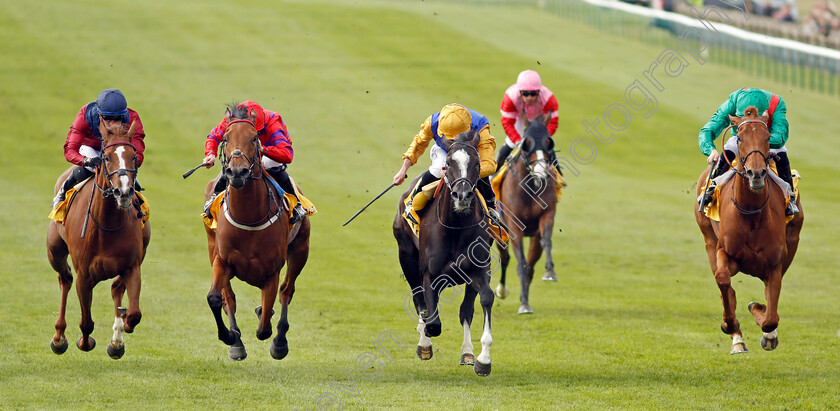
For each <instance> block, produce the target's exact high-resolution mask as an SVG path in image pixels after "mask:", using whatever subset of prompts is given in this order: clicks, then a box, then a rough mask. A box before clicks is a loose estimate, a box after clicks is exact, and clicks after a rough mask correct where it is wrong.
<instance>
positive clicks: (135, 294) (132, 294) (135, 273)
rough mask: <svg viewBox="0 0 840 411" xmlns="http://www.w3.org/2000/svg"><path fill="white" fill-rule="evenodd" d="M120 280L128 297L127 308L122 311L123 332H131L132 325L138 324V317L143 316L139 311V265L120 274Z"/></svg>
mask: <svg viewBox="0 0 840 411" xmlns="http://www.w3.org/2000/svg"><path fill="white" fill-rule="evenodd" d="M122 280H123V282H124V283H125V291H126V296H127V297H128V310H127V312H124V313H123V317H124V319H125V332H127V333H129V334H131V333H133V332H134V327H136V326H137V324H140V319H141V318H142V317H143V314H142V313H141V312H140V286H141V283H142V282H141V281H140V266H139V265H137V266H134V267H132V268H131V270H130V271H129V272H128V273H127V274H124V275H122ZM115 302H116V301H115ZM117 310H119V308H117ZM123 310H124V309H123Z"/></svg>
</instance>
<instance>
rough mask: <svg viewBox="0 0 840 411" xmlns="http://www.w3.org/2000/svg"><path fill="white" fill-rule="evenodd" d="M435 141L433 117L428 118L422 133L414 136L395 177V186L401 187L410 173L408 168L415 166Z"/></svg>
mask: <svg viewBox="0 0 840 411" xmlns="http://www.w3.org/2000/svg"><path fill="white" fill-rule="evenodd" d="M433 139H434V134H432V116H429V117H428V118H426V121H424V122H423V124H421V125H420V131H419V132H418V133H417V135H415V136H414V139H412V140H411V144H409V145H408V150H406V151H405V153H403V155H402V159H403V164H402V167H401V168H400V171H398V172H397V174H396V175H394V184H396V185H400V184H402V182H403V180H405V172H406V171H408V168H409V167H411V166H413V165H414V164H416V163H417V160H418V159H419V158H420V156H421V155H423V153H424V152H425V151H426V147H428V146H429V143H430V142H431V141H432V140H433Z"/></svg>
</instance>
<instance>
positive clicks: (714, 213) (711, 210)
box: [703, 161, 802, 223]
mask: <svg viewBox="0 0 840 411" xmlns="http://www.w3.org/2000/svg"><path fill="white" fill-rule="evenodd" d="M737 164H738V163H737V161H735V162H733V164H732V166H733V167H735V166H736V165H737ZM770 170H771V171H772V172H773V175H772V177H775V178H772V179H773V181H776V179H778V180H779V181H782V180H781V179H780V178H779V177H778V173H776V164H775V163H773V162H771V163H770ZM790 174H791V177H793V178H792V180H793V195H794V196H795V197H794V198H798V197H799V180H801V179H802V176H801V175H799V172H798V171H796V170H795V169H791V170H790ZM733 175H735V171H733V170H729V171H727V172H725V173H723V174H722V175H721V176H719V177H717V178H715V184H716V186H715V192H714V194H712V198H714V201H712V202H711V203H710V204H706V207H705V208H704V209H703V213H704V214H705V215H706V217H709V218H710V219H712V220H715V221H720V196H721V189H722V187H723V185H724V184H725V183H726V182H727V181H729V179H730V178H732V176H733ZM782 182H783V181H782ZM784 186H787V184H784ZM784 186H783V187H782V190H784V191H789V190H785V187H784ZM788 201H790V195H789V194H788V195H786V196H785V204H787V202H788ZM793 217H794V216H792V215H789V216H787V217H786V218H785V223H789V222H790V221H791V220H793Z"/></svg>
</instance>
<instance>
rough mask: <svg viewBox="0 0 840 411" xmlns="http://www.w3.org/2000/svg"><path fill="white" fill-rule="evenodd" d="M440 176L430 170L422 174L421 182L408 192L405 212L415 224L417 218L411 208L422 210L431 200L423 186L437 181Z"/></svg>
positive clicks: (415, 210)
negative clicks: (424, 191)
mask: <svg viewBox="0 0 840 411" xmlns="http://www.w3.org/2000/svg"><path fill="white" fill-rule="evenodd" d="M437 179H438V178H437V177H435V176H434V175H433V174H432V173H430V172H429V170H426V171H424V172H423V174H420V183H419V184H417V185H416V186H415V187H414V189H413V190H412V191H411V193H409V194H408V203H407V204H406V205H405V211H404V212H403V214H404V215H405V216H406V217H407V218H409V219H410V220H411V221H412V222H414V224H418V222H417V220H416V219H415V218H414V216H413V215H412V213H411V210H414V212H415V213H416V212H417V211H418V210H422V209H423V207H425V206H426V203H427V202H428V201H429V198H428V197H426V195H425V194H423V187H424V186H426V185H428V184H431V183H433V182H435V180H437Z"/></svg>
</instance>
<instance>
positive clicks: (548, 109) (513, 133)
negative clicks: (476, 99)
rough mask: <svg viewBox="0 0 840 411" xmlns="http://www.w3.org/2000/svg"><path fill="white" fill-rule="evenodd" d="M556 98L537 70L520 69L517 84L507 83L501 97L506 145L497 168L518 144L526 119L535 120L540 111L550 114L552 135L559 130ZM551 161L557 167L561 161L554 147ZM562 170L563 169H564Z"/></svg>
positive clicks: (549, 126)
mask: <svg viewBox="0 0 840 411" xmlns="http://www.w3.org/2000/svg"><path fill="white" fill-rule="evenodd" d="M558 108H559V105H558V104H557V98H555V97H554V93H552V92H551V90H549V89H548V88H547V87H544V86H543V85H542V80H541V79H540V75H539V74H538V73H537V72H536V71H534V70H525V71H523V72H521V73H519V76H518V77H517V79H516V84H514V85H512V86H510V87H508V89H507V90H506V91H505V96H504V97H503V98H502V106H501V112H502V127H504V129H505V134H506V135H507V137H506V138H505V145H503V146H502V148H501V149H499V153H498V154H497V155H496V164H497V166H496V171H499V168H501V167H502V164H503V163H504V162H505V160H506V159H507V157H508V156H509V155H510V152H511V151H513V149H514V148H516V146H517V145H518V144H519V142H520V140H521V139H522V133H523V132H524V131H525V120H528V121H532V120H534V119H535V118H537V117H539V116H540V115H543V114H545V115H548V116H551V120H550V121H549V122H548V125H547V128H548V133H549V134H551V135H552V136H553V135H554V132H555V131H557V121H558V114H557V110H558ZM549 156H550V157H551V158H549V161H550V162H551V164H553V165H554V166H555V167H557V171H560V167H559V164H558V163H557V161H556V156H555V155H554V152H553V151H550V152H549ZM561 174H562V173H561Z"/></svg>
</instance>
